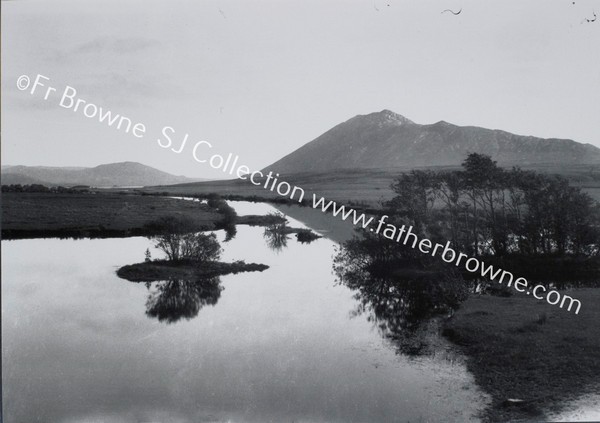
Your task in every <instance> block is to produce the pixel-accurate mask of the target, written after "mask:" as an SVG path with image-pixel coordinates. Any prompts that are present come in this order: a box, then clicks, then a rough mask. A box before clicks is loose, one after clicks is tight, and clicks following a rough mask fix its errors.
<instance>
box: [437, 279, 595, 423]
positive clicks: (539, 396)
mask: <svg viewBox="0 0 600 423" xmlns="http://www.w3.org/2000/svg"><path fill="white" fill-rule="evenodd" d="M570 292H571V293H570V294H569V295H572V296H573V297H577V298H579V299H581V301H582V303H583V307H582V311H581V312H580V313H579V314H578V315H575V314H573V313H568V312H567V311H566V310H563V309H560V308H558V307H555V306H551V305H549V304H547V303H546V302H545V301H536V300H534V299H532V298H531V297H530V296H525V295H520V296H513V297H509V298H506V297H497V296H489V295H485V296H472V297H471V298H469V299H468V300H467V301H465V302H464V303H463V304H462V306H461V308H460V309H459V310H458V311H457V312H456V313H455V314H454V316H453V317H452V318H451V319H449V320H448V321H447V322H446V324H445V328H444V331H443V333H444V335H445V336H446V337H447V338H448V339H450V340H451V341H453V342H454V343H455V344H457V345H459V346H460V348H461V349H462V350H463V351H464V353H465V354H466V355H467V357H468V360H467V366H468V369H469V370H470V371H471V372H472V373H473V375H474V377H475V380H476V382H477V384H478V385H479V386H480V387H481V388H482V389H483V390H484V391H486V392H487V393H489V394H490V395H491V397H492V399H493V403H492V405H491V407H490V408H489V409H488V410H487V411H486V412H485V415H484V418H485V419H486V420H488V421H494V422H500V421H512V420H516V419H531V418H537V419H539V418H541V416H542V413H543V412H551V411H558V410H560V409H561V407H563V406H565V405H566V404H567V402H568V401H570V400H573V399H576V398H577V397H579V396H581V395H584V394H586V393H588V392H589V391H590V390H591V389H593V384H594V383H595V382H597V381H598V380H599V379H600V354H599V353H598V352H599V351H600V325H598V322H599V321H600V289H594V288H586V289H577V290H572V291H570ZM509 399H516V400H519V401H509Z"/></svg>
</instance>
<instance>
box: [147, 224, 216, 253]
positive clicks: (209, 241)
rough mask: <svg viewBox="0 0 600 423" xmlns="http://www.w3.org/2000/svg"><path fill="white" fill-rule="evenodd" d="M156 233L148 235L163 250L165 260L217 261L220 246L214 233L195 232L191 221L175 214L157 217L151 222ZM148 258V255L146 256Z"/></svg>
mask: <svg viewBox="0 0 600 423" xmlns="http://www.w3.org/2000/svg"><path fill="white" fill-rule="evenodd" d="M153 226H154V230H155V232H157V233H158V234H157V235H154V236H151V237H149V238H150V239H151V240H152V241H154V243H155V247H156V248H158V249H159V250H161V251H162V252H164V253H165V254H166V256H167V260H169V261H173V262H178V261H193V262H197V263H199V264H201V263H206V262H210V261H217V260H219V258H220V257H221V252H222V251H223V250H222V249H221V246H220V244H219V241H217V236H216V235H215V234H214V233H210V234H203V233H202V232H195V231H194V228H195V226H194V225H193V222H191V221H190V220H189V219H184V218H180V217H175V216H168V217H163V218H161V219H159V220H158V221H157V222H154V224H153ZM146 257H147V258H148V255H147V256H146Z"/></svg>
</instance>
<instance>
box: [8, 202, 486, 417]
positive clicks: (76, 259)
mask: <svg viewBox="0 0 600 423" xmlns="http://www.w3.org/2000/svg"><path fill="white" fill-rule="evenodd" d="M230 204H231V205H232V206H233V207H234V208H235V209H236V211H237V212H238V214H239V215H246V214H266V213H269V212H272V211H275V210H276V209H275V208H274V207H272V206H269V205H265V204H254V203H246V202H230ZM314 212H315V213H319V214H320V216H319V219H322V218H323V216H324V215H323V214H322V213H321V212H319V211H314ZM302 213H306V210H304V211H303V212H302ZM302 213H301V214H302ZM289 221H290V226H293V227H305V226H304V225H303V224H302V223H301V222H299V221H297V220H295V219H293V218H289ZM305 221H307V220H305ZM315 229H319V228H315ZM263 232H264V228H261V227H248V226H238V229H237V235H236V236H235V238H234V239H232V240H231V241H229V242H226V243H222V246H223V248H224V253H223V257H222V261H233V260H238V259H243V260H245V261H246V262H256V263H264V264H267V265H269V266H270V268H269V269H267V270H265V271H264V272H253V273H241V274H237V275H227V276H221V277H220V280H221V283H220V286H221V287H222V291H220V293H217V295H216V297H214V298H213V301H212V303H208V304H206V305H204V306H203V307H200V309H199V310H198V311H197V315H195V317H191V318H190V319H186V318H181V319H179V320H177V321H175V322H173V323H170V324H168V323H166V322H165V321H159V320H158V319H157V318H154V317H152V316H148V315H147V314H146V309H147V305H146V302H147V300H148V296H149V295H150V294H151V292H152V290H153V289H154V287H153V286H150V287H147V286H146V285H145V284H143V283H139V284H138V283H131V282H128V281H125V280H122V279H119V278H118V277H117V276H116V274H115V271H116V270H117V269H118V268H119V267H121V266H123V265H125V264H131V263H136V262H141V261H143V260H144V252H145V251H146V249H147V248H150V250H151V253H152V257H153V258H158V257H161V255H160V253H159V252H158V251H157V250H154V249H153V248H152V243H151V241H150V240H148V239H146V238H142V237H136V238H124V239H94V240H89V239H84V240H59V239H33V240H18V241H2V318H3V321H2V345H3V350H2V374H3V400H4V421H5V422H6V423H12V422H19V423H21V422H35V421H40V422H59V423H75V422H94V423H95V422H103V423H120V422H138V423H141V422H179V423H188V422H189V423H191V422H194V423H198V422H221V421H223V422H436V421H457V422H458V421H460V422H463V421H477V420H478V419H477V413H478V411H479V410H481V409H482V408H483V407H484V406H485V405H486V402H487V397H486V396H485V395H484V394H482V392H481V391H480V390H479V389H478V388H477V387H476V386H475V384H474V382H473V378H472V377H471V375H470V374H469V373H468V372H467V371H466V369H465V365H464V362H463V359H462V357H461V356H460V355H459V354H457V353H456V351H454V349H453V348H452V347H451V346H450V345H448V344H447V343H446V342H445V341H444V340H443V339H441V338H440V339H438V340H437V345H438V347H437V350H436V351H437V352H436V353H434V354H427V355H424V356H407V355H404V354H401V353H399V352H398V349H397V348H396V346H395V345H394V342H393V341H390V340H389V339H386V338H384V337H382V336H381V335H380V333H379V332H378V330H377V329H376V328H375V327H374V324H373V322H371V321H370V320H369V319H368V316H367V315H364V314H360V315H356V314H355V313H353V311H354V310H355V309H356V302H357V301H356V299H355V298H354V293H353V292H352V291H351V290H350V289H348V288H347V287H345V286H343V285H340V284H337V283H336V278H335V276H334V275H333V273H332V256H333V255H334V253H335V246H336V243H335V242H334V241H332V240H331V239H329V238H326V237H324V238H321V239H318V240H316V241H314V242H312V243H310V244H301V243H299V242H297V241H296V239H295V237H294V236H293V235H290V236H289V239H288V241H287V245H286V246H280V247H281V248H279V249H277V248H276V249H272V248H270V247H269V246H268V244H267V242H266V240H265V238H264V237H263ZM217 234H218V237H219V240H220V241H223V239H224V238H225V234H224V233H223V231H218V232H217ZM325 235H327V234H325ZM331 238H334V237H331Z"/></svg>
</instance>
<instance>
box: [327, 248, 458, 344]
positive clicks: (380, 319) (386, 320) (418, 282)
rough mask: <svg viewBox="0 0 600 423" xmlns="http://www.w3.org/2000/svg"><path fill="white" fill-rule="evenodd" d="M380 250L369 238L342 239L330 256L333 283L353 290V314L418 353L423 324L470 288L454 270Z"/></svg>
mask: <svg viewBox="0 0 600 423" xmlns="http://www.w3.org/2000/svg"><path fill="white" fill-rule="evenodd" d="M381 249H382V246H381V245H378V244H377V243H373V240H372V239H367V240H358V239H354V240H352V241H349V242H347V243H345V244H344V246H343V247H341V248H340V249H339V250H338V252H337V254H336V256H335V257H334V265H333V268H334V273H335V274H336V276H337V278H338V283H341V284H343V285H345V286H347V287H348V288H350V289H352V290H353V291H354V292H355V294H354V298H355V299H356V301H357V306H356V308H355V310H354V311H353V314H354V315H366V316H367V320H369V321H370V322H372V323H373V324H374V325H375V326H376V327H377V329H378V331H379V333H380V334H381V335H382V336H383V337H386V338H391V339H393V340H394V341H395V342H396V345H397V347H398V349H399V350H400V352H402V353H405V354H410V355H414V354H420V353H423V352H425V351H426V350H427V348H426V347H427V346H428V345H427V342H426V338H427V335H428V334H427V333H424V332H423V328H424V326H425V325H424V323H426V322H428V321H429V320H430V318H431V317H433V316H434V315H436V314H444V313H449V312H451V311H452V310H454V309H456V308H457V307H458V305H459V304H460V302H461V301H463V300H464V299H466V297H467V296H468V292H469V287H468V285H467V283H466V282H465V281H464V280H463V279H462V278H461V277H460V275H458V274H454V273H452V272H449V271H448V270H446V269H435V268H428V267H425V266H422V265H421V266H420V265H419V263H415V262H414V261H411V262H410V264H409V263H407V262H405V263H401V262H400V260H398V259H390V257H391V255H389V254H384V255H382V254H381V252H382V250H381Z"/></svg>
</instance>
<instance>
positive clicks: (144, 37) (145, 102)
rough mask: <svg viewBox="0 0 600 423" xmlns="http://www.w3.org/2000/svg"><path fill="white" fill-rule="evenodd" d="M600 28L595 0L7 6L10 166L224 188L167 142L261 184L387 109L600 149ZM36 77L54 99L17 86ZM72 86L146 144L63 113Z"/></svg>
mask: <svg viewBox="0 0 600 423" xmlns="http://www.w3.org/2000/svg"><path fill="white" fill-rule="evenodd" d="M445 9H451V10H453V11H455V12H456V11H459V10H460V11H461V12H460V14H458V15H454V14H452V13H450V12H444V13H442V12H443V11H444V10H445ZM595 9H596V10H595ZM594 13H600V5H599V4H598V2H595V1H586V0H575V1H572V0H569V1H563V0H560V1H558V0H552V1H549V0H540V1H532V0H530V1H526V2H524V1H521V0H515V1H513V0H501V1H495V0H493V1H492V0H490V1H485V2H482V1H477V0H436V1H432V0H431V1H430V0H411V1H397V0H364V1H362V0H361V1H358V0H354V1H353V0H344V1H329V0H303V1H299V0H297V1H291V0H287V1H286V0H278V1H266V0H261V1H256V0H218V1H201V2H200V1H180V0H170V1H167V0H160V1H153V0H150V1H146V0H145V1H143V2H142V1H126V0H121V1H118V2H112V1H102V2H99V1H91V0H77V1H52V0H44V1H30V0H22V1H19V0H17V1H2V17H1V19H2V27H1V31H2V34H1V36H2V39H1V40H2V52H1V55H2V57H1V59H2V64H1V66H2V81H1V82H2V85H1V87H2V94H1V103H2V104H1V106H2V116H1V119H2V122H1V123H2V158H1V162H2V165H43V166H96V165H99V164H103V163H112V162H121V161H136V162H140V163H144V164H146V165H149V166H153V167H156V168H158V169H160V170H163V171H166V172H169V173H173V174H177V175H186V176H191V177H200V178H202V177H208V178H217V177H223V175H222V173H221V172H220V171H218V170H215V169H212V168H211V167H210V166H209V165H208V164H207V163H198V162H196V161H195V160H194V158H193V155H192V154H191V148H189V149H185V150H184V151H182V152H181V153H179V154H177V153H175V152H174V151H172V150H171V149H168V148H167V149H165V148H162V147H161V146H160V145H159V143H158V138H162V137H161V129H162V128H163V127H165V126H170V127H171V128H173V130H174V134H175V135H173V137H172V138H173V147H177V146H178V145H180V143H181V139H182V138H183V137H184V136H185V134H186V133H187V134H189V138H188V140H189V143H190V144H189V146H191V145H192V143H195V142H198V141H201V140H202V141H207V142H209V143H210V144H211V145H212V148H211V149H208V148H207V147H206V144H204V145H203V148H205V149H204V150H203V151H202V153H201V155H202V157H206V158H208V157H209V156H210V155H212V154H221V155H224V156H226V155H227V154H228V153H233V154H234V155H237V156H239V163H241V164H245V165H247V166H248V167H249V168H250V169H260V168H263V167H265V166H267V165H269V164H271V163H272V162H274V161H276V160H278V159H279V158H281V157H282V156H284V155H287V154H289V153H290V152H292V151H294V150H295V149H297V148H299V147H301V146H302V145H303V144H305V143H307V142H309V141H311V140H313V139H314V138H316V137H317V136H319V135H321V134H322V133H323V132H325V131H327V130H328V129H330V128H332V127H333V126H335V125H337V124H339V123H341V122H343V121H346V120H348V119H350V118H351V117H353V116H355V115H357V114H367V113H371V112H376V111H380V110H383V109H389V110H392V111H394V112H396V113H399V114H401V115H403V116H406V117H407V118H409V119H411V120H413V121H414V122H417V123H422V124H427V123H434V122H437V121H440V120H445V121H448V122H451V123H454V124H457V125H474V126H481V127H486V128H491V129H503V130H506V131H509V132H513V133H516V134H520V135H533V136H538V137H544V138H551V137H552V138H570V139H574V140H575V141H579V142H584V143H590V144H593V145H596V146H598V147H600V131H599V130H598V121H599V120H598V116H599V115H600V113H599V112H600V21H594V22H587V21H586V19H589V20H592V19H594ZM38 74H41V75H44V76H45V77H48V78H49V80H48V81H45V85H49V86H52V87H53V88H56V92H54V93H51V95H50V96H49V97H48V99H47V100H44V93H45V91H43V90H42V89H41V88H38V90H37V91H35V92H34V93H33V94H31V93H30V90H31V87H29V88H28V89H27V90H19V89H18V88H17V80H18V78H19V77H20V76H21V75H27V76H28V77H30V79H31V81H33V80H34V79H35V77H36V75H38ZM67 85H68V86H71V87H73V88H75V89H76V90H77V95H76V97H77V98H80V99H82V100H84V101H86V104H87V103H93V104H94V105H96V106H97V107H102V108H103V110H105V111H106V110H110V111H111V112H112V113H114V114H117V113H118V114H119V115H122V116H127V117H129V118H131V119H132V121H134V122H140V123H143V124H144V125H145V127H146V132H145V133H144V136H143V137H141V138H137V137H135V136H133V135H132V134H131V133H124V131H119V130H117V129H116V128H114V127H109V126H108V125H106V124H103V123H100V122H99V121H98V120H97V118H96V120H94V119H93V118H87V117H85V116H84V115H83V113H82V112H81V110H79V111H77V112H75V111H73V109H72V108H71V109H69V108H66V107H61V106H60V105H59V100H60V96H61V94H62V91H63V90H64V88H65V87H66V86H67ZM44 89H45V88H44ZM89 110H92V109H89ZM90 113H91V112H90ZM162 139H163V143H164V141H165V140H164V138H162Z"/></svg>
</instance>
